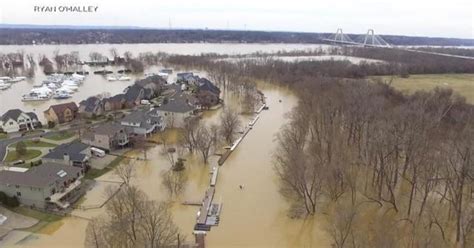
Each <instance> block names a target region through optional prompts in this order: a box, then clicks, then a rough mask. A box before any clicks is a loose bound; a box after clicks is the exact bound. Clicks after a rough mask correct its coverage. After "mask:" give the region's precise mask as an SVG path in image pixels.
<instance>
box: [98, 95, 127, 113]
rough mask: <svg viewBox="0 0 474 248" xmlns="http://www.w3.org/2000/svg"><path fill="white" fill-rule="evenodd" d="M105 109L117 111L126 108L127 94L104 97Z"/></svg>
mask: <svg viewBox="0 0 474 248" xmlns="http://www.w3.org/2000/svg"><path fill="white" fill-rule="evenodd" d="M103 102H104V110H105V111H116V110H121V109H123V108H124V105H125V95H124V94H118V95H115V96H113V97H109V98H106V99H104V101H103Z"/></svg>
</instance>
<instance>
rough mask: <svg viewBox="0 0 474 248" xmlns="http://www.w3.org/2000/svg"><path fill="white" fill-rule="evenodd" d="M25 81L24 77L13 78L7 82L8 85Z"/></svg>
mask: <svg viewBox="0 0 474 248" xmlns="http://www.w3.org/2000/svg"><path fill="white" fill-rule="evenodd" d="M25 79H26V77H14V78H12V79H11V80H9V81H8V82H9V83H17V82H20V81H22V80H25Z"/></svg>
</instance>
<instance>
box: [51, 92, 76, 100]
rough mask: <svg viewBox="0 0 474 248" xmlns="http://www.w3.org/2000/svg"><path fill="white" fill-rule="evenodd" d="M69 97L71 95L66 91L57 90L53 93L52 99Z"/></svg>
mask: <svg viewBox="0 0 474 248" xmlns="http://www.w3.org/2000/svg"><path fill="white" fill-rule="evenodd" d="M71 97H72V96H71V95H70V94H69V93H68V92H66V91H59V92H58V91H57V92H56V93H54V95H53V98H54V99H68V98H71Z"/></svg>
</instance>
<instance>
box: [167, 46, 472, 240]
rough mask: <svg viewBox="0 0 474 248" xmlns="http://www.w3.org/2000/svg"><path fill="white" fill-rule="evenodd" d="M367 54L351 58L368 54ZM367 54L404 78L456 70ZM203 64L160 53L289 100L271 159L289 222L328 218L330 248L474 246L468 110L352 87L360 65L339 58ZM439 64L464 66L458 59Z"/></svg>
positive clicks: (449, 95) (434, 62) (428, 58)
mask: <svg viewBox="0 0 474 248" xmlns="http://www.w3.org/2000/svg"><path fill="white" fill-rule="evenodd" d="M367 49H368V50H367V51H364V52H361V51H359V50H358V48H357V49H355V50H351V51H350V53H354V54H355V53H357V54H358V55H359V56H362V54H365V55H367V54H369V51H370V50H372V49H371V48H367ZM346 53H347V54H349V52H348V51H346ZM375 54H378V55H371V56H375V57H372V58H374V59H381V58H382V57H384V58H385V56H389V55H392V56H394V57H390V60H391V61H397V62H400V63H404V66H406V69H407V70H409V71H410V72H419V73H426V72H428V71H429V72H432V73H444V72H447V71H449V70H451V69H453V70H455V71H454V72H460V71H458V69H456V68H454V67H451V65H449V63H446V62H445V61H442V60H443V59H444V58H443V59H440V57H437V56H434V55H426V54H423V55H420V56H419V57H417V56H416V54H414V55H415V58H407V56H411V55H412V54H411V53H410V54H407V53H404V52H403V53H401V54H398V51H388V52H387V51H380V50H378V49H376V52H375ZM397 54H398V55H397ZM365 55H364V56H365ZM367 56H368V55H367ZM377 56H382V57H377ZM213 58H214V56H212V55H202V56H169V57H167V58H166V63H170V64H172V65H179V66H183V67H185V68H198V69H201V70H206V71H208V72H209V73H210V75H213V74H215V76H214V77H216V78H219V79H220V80H219V81H220V82H221V83H222V84H226V85H228V87H232V86H231V85H233V84H234V82H235V81H242V80H245V81H258V80H264V81H267V82H270V83H277V84H283V85H288V86H290V87H291V88H292V89H293V90H294V92H296V94H297V95H298V96H299V103H298V105H297V107H296V108H295V109H294V110H293V111H291V112H290V113H289V118H288V124H287V125H284V127H283V129H282V130H281V131H280V132H279V134H278V136H277V141H278V148H277V150H276V151H275V153H274V161H275V171H276V174H277V175H278V178H279V179H280V180H279V183H280V193H281V194H282V196H284V197H285V198H286V199H287V200H288V201H289V202H290V205H291V207H290V209H289V215H290V216H291V217H294V218H305V217H308V216H312V215H315V214H320V213H325V214H327V217H326V218H327V219H328V223H327V225H325V229H326V231H327V233H328V234H329V235H330V237H331V238H332V243H333V245H334V246H335V247H451V246H457V247H470V246H472V245H473V244H474V232H473V227H474V199H473V192H474V160H473V156H472V155H473V153H474V150H473V149H474V144H473V143H474V106H473V105H470V104H468V103H466V101H465V99H464V98H463V97H461V96H459V95H457V94H455V93H454V92H453V91H452V90H451V89H435V90H433V91H430V92H416V93H414V94H412V95H404V94H402V93H401V92H399V91H397V90H395V89H393V88H392V87H390V86H389V85H387V84H384V83H382V82H378V83H374V82H369V81H368V80H364V79H361V78H363V76H364V74H365V73H362V72H361V71H362V70H361V68H362V67H363V66H366V65H363V64H362V65H350V64H349V63H347V62H344V61H315V62H300V63H285V62H279V61H275V60H272V59H261V60H258V61H255V60H250V61H247V60H239V61H237V62H229V61H225V60H224V61H223V60H216V59H213ZM423 58H425V59H423ZM447 61H451V62H452V63H453V64H454V65H456V66H460V67H461V68H465V69H466V68H467V70H468V71H469V72H470V70H472V69H473V68H474V67H470V66H471V63H470V62H466V61H465V60H451V59H447ZM463 62H466V64H463ZM384 68H386V70H392V73H400V72H399V71H396V70H395V71H393V70H394V68H390V66H387V67H384ZM395 68H396V67H395ZM374 70H375V69H374ZM462 70H464V69H462ZM369 72H370V73H367V74H368V75H377V74H378V73H379V72H377V73H374V72H373V71H370V70H369ZM384 73H387V72H384ZM387 74H390V73H387ZM243 75H245V76H243Z"/></svg>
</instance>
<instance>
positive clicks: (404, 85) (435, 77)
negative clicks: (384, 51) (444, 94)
mask: <svg viewBox="0 0 474 248" xmlns="http://www.w3.org/2000/svg"><path fill="white" fill-rule="evenodd" d="M372 79H382V80H383V81H385V82H386V83H390V81H391V85H392V86H393V87H395V88H396V89H399V90H402V91H405V92H407V93H413V92H415V91H417V90H432V89H434V88H436V87H440V88H452V89H453V90H454V92H457V93H459V94H460V95H461V96H464V97H465V98H466V100H467V102H469V103H474V74H422V75H410V77H408V78H401V77H392V76H377V77H372Z"/></svg>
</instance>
